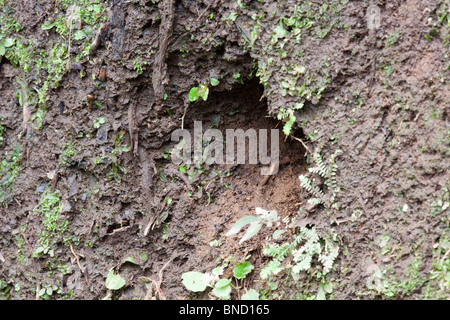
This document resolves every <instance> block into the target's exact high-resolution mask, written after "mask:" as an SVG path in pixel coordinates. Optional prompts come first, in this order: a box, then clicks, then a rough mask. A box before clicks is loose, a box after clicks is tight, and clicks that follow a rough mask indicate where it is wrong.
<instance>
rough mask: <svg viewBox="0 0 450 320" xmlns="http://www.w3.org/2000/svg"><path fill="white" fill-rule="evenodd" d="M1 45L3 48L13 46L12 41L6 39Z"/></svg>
mask: <svg viewBox="0 0 450 320" xmlns="http://www.w3.org/2000/svg"><path fill="white" fill-rule="evenodd" d="M3 45H4V46H5V48H9V47H12V46H13V45H14V39H11V38H6V39H5V40H3Z"/></svg>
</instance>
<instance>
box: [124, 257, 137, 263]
mask: <svg viewBox="0 0 450 320" xmlns="http://www.w3.org/2000/svg"><path fill="white" fill-rule="evenodd" d="M125 262H130V263H134V264H138V263H137V262H136V260H135V259H134V258H133V257H127V258H125V259H124V260H123V263H125Z"/></svg>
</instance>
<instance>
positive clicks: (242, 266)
mask: <svg viewBox="0 0 450 320" xmlns="http://www.w3.org/2000/svg"><path fill="white" fill-rule="evenodd" d="M253 268H254V267H253V266H252V264H251V263H250V262H248V261H245V262H242V263H239V264H237V265H236V266H235V267H234V270H233V275H234V277H235V278H236V279H244V278H245V277H246V276H247V275H248V274H249V273H250V272H252V270H253Z"/></svg>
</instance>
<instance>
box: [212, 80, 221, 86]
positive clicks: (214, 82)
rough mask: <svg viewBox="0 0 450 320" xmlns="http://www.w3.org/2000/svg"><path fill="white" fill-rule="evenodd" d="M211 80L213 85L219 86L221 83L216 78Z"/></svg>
mask: <svg viewBox="0 0 450 320" xmlns="http://www.w3.org/2000/svg"><path fill="white" fill-rule="evenodd" d="M210 82H211V85H212V86H213V87H215V86H218V85H219V83H220V82H219V80H217V79H216V78H211V80H210Z"/></svg>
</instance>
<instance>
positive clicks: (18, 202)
mask: <svg viewBox="0 0 450 320" xmlns="http://www.w3.org/2000/svg"><path fill="white" fill-rule="evenodd" d="M14 201H16V202H17V204H18V205H19V207H21V206H22V204H21V203H20V202H19V200H17V199H16V197H14Z"/></svg>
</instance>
